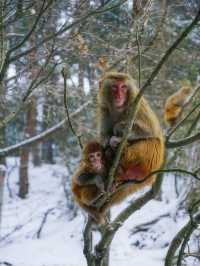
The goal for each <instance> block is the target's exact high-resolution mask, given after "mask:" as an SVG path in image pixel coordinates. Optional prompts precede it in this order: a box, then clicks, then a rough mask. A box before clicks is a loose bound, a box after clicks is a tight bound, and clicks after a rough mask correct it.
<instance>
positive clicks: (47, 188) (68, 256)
mask: <svg viewBox="0 0 200 266" xmlns="http://www.w3.org/2000/svg"><path fill="white" fill-rule="evenodd" d="M8 165H9V170H10V175H9V179H8V180H7V182H9V186H8V184H6V186H5V189H4V205H3V218H2V228H1V241H0V265H4V264H3V263H2V262H5V261H6V262H9V263H11V264H12V265H13V266H86V261H85V258H84V255H83V254H82V249H83V239H82V231H83V229H84V221H85V218H84V216H83V215H82V214H81V213H82V212H81V211H79V212H78V215H77V216H76V217H75V218H73V219H72V216H71V214H70V210H68V209H67V207H66V206H67V203H66V198H65V193H64V189H63V176H64V175H66V174H67V169H66V168H65V167H63V166H60V165H43V166H42V167H35V168H33V167H32V166H30V168H29V169H30V170H29V171H30V191H29V195H28V197H27V198H26V199H25V200H22V199H20V198H19V197H18V196H17V189H18V168H17V165H16V162H15V160H14V159H10V160H9V164H8ZM11 170H12V171H11ZM163 187H164V190H163V191H162V201H158V200H152V201H150V202H149V203H148V204H147V205H146V206H145V207H144V208H142V209H141V210H139V211H137V212H136V213H135V214H133V215H132V216H131V217H130V218H129V219H128V220H127V222H126V223H125V224H124V226H122V228H121V229H120V230H119V231H118V232H117V234H116V236H115V238H114V240H113V242H112V245H111V257H110V261H111V263H110V265H111V266H140V265H142V266H163V265H164V258H165V255H166V252H167V246H168V244H169V243H170V241H171V240H172V238H173V237H174V235H175V234H176V232H177V231H178V230H179V228H180V227H181V226H182V225H183V224H185V223H186V221H187V220H188V217H187V216H186V215H185V214H184V213H183V212H182V211H179V212H178V214H177V202H178V200H177V197H176V195H175V192H174V189H173V187H174V181H173V177H172V176H169V177H167V178H166V179H165V182H164V185H163ZM8 188H10V189H8ZM140 193H141V192H140ZM136 196H138V195H135V197H136ZM132 198H133V197H132ZM130 200H131V199H130V198H129V199H127V201H126V202H125V203H123V204H121V205H119V206H116V207H114V208H113V210H112V215H113V216H115V215H116V214H117V213H118V212H119V211H120V210H121V209H123V208H124V207H125V206H126V204H128V202H130ZM45 213H48V216H47V219H46V222H45V224H44V227H43V228H42V231H41V232H39V230H40V227H41V224H42V221H43V220H44V217H45ZM159 217H160V218H159ZM157 218H158V221H157V222H156V223H153V224H152V225H151V226H149V225H148V228H149V229H148V230H147V226H143V227H141V228H140V229H141V230H140V232H137V233H135V232H134V231H133V230H136V229H137V228H138V227H137V226H139V225H141V224H144V223H147V222H152V221H153V220H154V219H157ZM39 233H40V238H39V239H38V238H37V234H39ZM95 238H96V240H98V234H97V233H96V235H95Z"/></svg>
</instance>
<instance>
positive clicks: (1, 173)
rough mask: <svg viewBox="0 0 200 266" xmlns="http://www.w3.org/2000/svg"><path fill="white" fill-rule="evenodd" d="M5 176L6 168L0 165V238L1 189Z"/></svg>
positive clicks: (0, 219)
mask: <svg viewBox="0 0 200 266" xmlns="http://www.w3.org/2000/svg"><path fill="white" fill-rule="evenodd" d="M5 175H6V168H5V166H4V165H1V164H0V236H1V223H2V207H3V188H4V179H5Z"/></svg>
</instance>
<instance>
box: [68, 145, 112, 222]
mask: <svg viewBox="0 0 200 266" xmlns="http://www.w3.org/2000/svg"><path fill="white" fill-rule="evenodd" d="M106 175H107V167H106V162H105V158H104V150H103V147H102V146H101V145H100V144H99V143H98V142H96V141H91V142H89V143H88V144H86V145H85V146H84V148H83V151H82V159H81V162H80V166H79V168H78V170H77V171H76V173H75V175H74V176H73V177H72V192H73V195H74V199H75V201H76V202H77V203H78V205H79V206H80V207H81V208H82V209H84V210H85V211H86V212H87V213H88V214H89V215H90V216H91V217H92V218H93V219H94V220H95V222H96V223H98V224H103V223H105V220H104V216H103V215H102V214H101V213H100V211H98V210H97V209H96V208H95V206H93V203H94V202H95V201H96V200H97V199H98V198H99V196H100V195H101V194H103V193H104V192H105V190H104V181H105V180H104V179H105V177H106Z"/></svg>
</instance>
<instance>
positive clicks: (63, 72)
mask: <svg viewBox="0 0 200 266" xmlns="http://www.w3.org/2000/svg"><path fill="white" fill-rule="evenodd" d="M62 76H63V79H64V106H65V112H66V115H67V121H68V123H69V127H70V128H71V131H72V133H73V134H74V136H75V137H76V139H77V142H78V144H79V146H80V148H81V149H83V145H82V142H81V136H80V135H77V133H76V130H75V129H74V127H73V125H72V122H71V119H70V115H69V110H68V105H67V72H66V70H65V69H64V68H63V70H62Z"/></svg>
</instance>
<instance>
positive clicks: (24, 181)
mask: <svg viewBox="0 0 200 266" xmlns="http://www.w3.org/2000/svg"><path fill="white" fill-rule="evenodd" d="M28 159H29V149H22V150H21V151H20V167H19V197H20V198H22V199H24V198H26V195H27V194H28V188H29V184H28Z"/></svg>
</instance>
